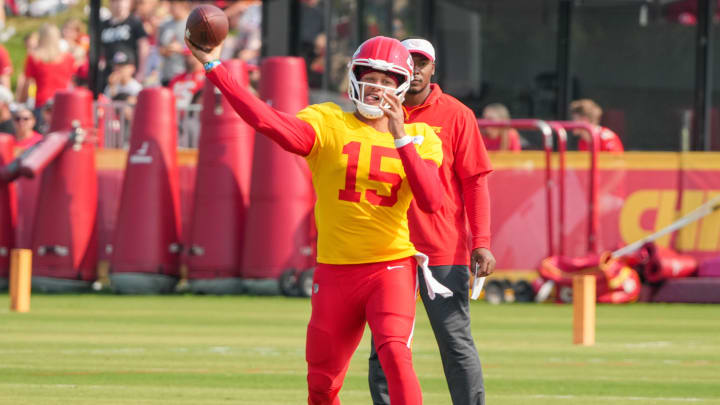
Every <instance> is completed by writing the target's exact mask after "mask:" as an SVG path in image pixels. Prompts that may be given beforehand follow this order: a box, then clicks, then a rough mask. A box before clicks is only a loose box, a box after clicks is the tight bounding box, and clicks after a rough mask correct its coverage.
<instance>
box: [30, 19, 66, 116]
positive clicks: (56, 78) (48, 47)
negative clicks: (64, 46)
mask: <svg viewBox="0 0 720 405" xmlns="http://www.w3.org/2000/svg"><path fill="white" fill-rule="evenodd" d="M75 70H76V66H75V59H74V58H73V57H72V55H70V54H69V53H67V52H63V51H62V50H61V49H60V30H59V29H58V27H56V26H55V25H52V24H44V25H43V26H42V27H40V30H39V36H38V46H37V48H36V49H35V50H34V51H33V52H31V53H29V54H28V56H27V59H26V60H25V77H26V81H25V83H24V88H23V89H22V90H21V93H20V94H21V95H22V98H21V100H20V101H25V100H27V97H28V81H30V80H32V81H34V82H35V85H36V86H37V91H36V95H35V118H36V119H37V120H38V123H39V124H41V125H42V124H43V122H44V121H43V120H42V116H41V114H40V111H41V109H42V107H43V106H44V105H45V103H47V102H48V100H50V99H52V98H53V96H54V95H55V92H57V91H58V90H64V89H67V88H68V87H70V85H71V84H72V77H73V75H74V74H75Z"/></svg>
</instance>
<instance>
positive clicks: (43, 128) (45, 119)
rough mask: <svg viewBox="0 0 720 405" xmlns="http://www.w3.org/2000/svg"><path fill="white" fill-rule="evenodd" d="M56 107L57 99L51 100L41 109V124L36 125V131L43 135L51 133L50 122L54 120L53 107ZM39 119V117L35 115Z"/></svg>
mask: <svg viewBox="0 0 720 405" xmlns="http://www.w3.org/2000/svg"><path fill="white" fill-rule="evenodd" d="M54 105H55V99H52V98H51V99H50V100H48V101H47V103H45V105H44V106H43V107H42V108H41V109H40V117H41V120H40V121H41V122H40V123H36V124H35V129H36V130H37V131H38V132H40V133H41V134H47V133H48V132H50V121H51V120H52V114H53V106H54ZM35 117H36V118H37V115H35Z"/></svg>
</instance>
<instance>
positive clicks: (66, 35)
mask: <svg viewBox="0 0 720 405" xmlns="http://www.w3.org/2000/svg"><path fill="white" fill-rule="evenodd" d="M61 32H62V39H61V40H60V47H61V49H62V50H63V51H66V52H68V53H70V54H71V55H72V56H73V58H74V59H75V66H76V67H77V69H76V70H75V84H76V85H86V84H87V81H88V75H89V72H90V60H89V59H88V51H89V50H90V36H89V35H87V34H86V33H85V24H83V22H82V21H80V19H78V18H71V19H69V20H67V21H65V24H63V26H62V30H61Z"/></svg>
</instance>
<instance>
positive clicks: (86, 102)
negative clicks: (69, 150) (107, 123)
mask: <svg viewBox="0 0 720 405" xmlns="http://www.w3.org/2000/svg"><path fill="white" fill-rule="evenodd" d="M92 103H93V96H92V92H91V91H90V90H88V89H86V88H84V87H76V88H74V89H72V90H60V91H58V92H57V93H55V97H54V103H53V111H52V118H51V119H50V129H49V131H48V132H54V131H69V130H70V129H72V127H73V122H75V121H78V122H79V124H80V127H81V128H84V129H90V128H93V110H92V108H93V107H92Z"/></svg>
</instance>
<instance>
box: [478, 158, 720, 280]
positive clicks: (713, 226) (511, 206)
mask: <svg viewBox="0 0 720 405" xmlns="http://www.w3.org/2000/svg"><path fill="white" fill-rule="evenodd" d="M491 161H492V163H493V165H494V167H495V172H494V173H493V174H491V177H490V180H489V184H490V194H491V202H492V233H493V242H492V247H493V252H494V254H495V257H496V258H497V261H498V268H499V269H508V270H528V269H535V268H537V267H538V265H539V263H540V261H541V260H542V259H543V258H545V257H546V256H548V248H547V238H548V230H547V214H546V210H547V208H546V207H547V205H546V201H545V194H544V193H545V181H544V168H545V163H544V154H543V153H541V152H523V153H515V154H509V153H493V154H491ZM599 164H600V165H599V169H600V170H599V176H600V181H599V184H600V190H599V214H600V234H599V247H600V249H601V250H614V249H616V248H619V247H621V246H624V245H626V244H629V243H632V242H634V241H636V240H638V239H641V238H643V237H645V236H647V235H650V234H651V233H653V232H655V231H657V230H660V229H662V228H664V227H666V226H667V225H670V224H671V223H672V222H674V221H675V220H676V219H678V218H679V217H681V216H682V215H684V214H686V213H688V212H689V211H692V210H693V209H695V208H697V207H698V206H700V205H701V204H702V203H704V202H705V201H707V200H708V199H710V198H713V197H714V196H715V195H717V194H720V154H717V153H687V154H678V153H658V152H653V153H644V152H629V153H625V154H624V155H611V154H603V155H601V157H600V162H599ZM588 167H589V157H588V155H587V154H584V153H580V152H570V153H568V156H567V173H566V180H565V187H566V191H565V193H566V196H565V204H566V213H565V226H564V230H563V231H564V234H565V236H564V244H565V245H564V247H565V255H568V256H582V255H584V254H585V253H586V252H587V250H586V249H587V227H588V197H587V195H588V187H589V185H588V170H587V168H588ZM553 174H554V178H555V179H557V171H556V170H554V171H553ZM556 186H557V185H556V184H554V185H553V187H556ZM553 199H554V206H555V207H556V208H555V209H556V211H555V212H557V206H558V205H559V204H558V197H557V192H556V191H553ZM558 216H559V215H556V218H557V217H558ZM556 223H557V222H556ZM555 227H556V232H559V229H558V225H555ZM557 237H558V236H557V235H556V238H557ZM556 240H557V239H556ZM719 242H720V212H716V213H714V214H711V215H709V216H707V217H705V218H703V219H701V220H700V221H697V222H696V223H694V224H691V225H689V226H687V227H685V228H683V229H682V230H680V231H679V232H677V233H676V234H675V235H668V236H665V237H663V238H661V239H659V240H658V245H660V246H666V247H667V246H671V247H673V248H675V249H677V250H679V251H681V252H685V253H689V254H691V255H693V256H695V257H696V258H698V259H700V260H703V259H706V258H710V257H715V256H719V255H720V243H719Z"/></svg>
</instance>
